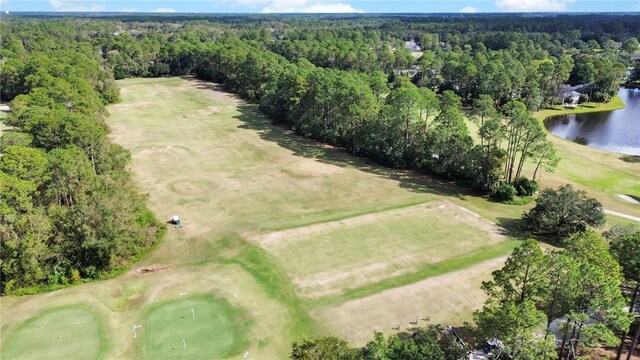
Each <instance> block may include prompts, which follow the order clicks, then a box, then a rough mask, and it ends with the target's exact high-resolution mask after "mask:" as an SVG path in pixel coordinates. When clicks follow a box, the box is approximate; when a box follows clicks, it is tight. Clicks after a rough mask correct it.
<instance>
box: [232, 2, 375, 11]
mask: <svg viewBox="0 0 640 360" xmlns="http://www.w3.org/2000/svg"><path fill="white" fill-rule="evenodd" d="M227 2H228V3H230V4H231V5H233V6H236V7H251V8H255V9H256V10H259V11H260V12H262V13H362V12H364V11H363V10H362V9H357V8H354V7H353V6H351V5H350V4H348V3H344V2H340V0H228V1H227Z"/></svg>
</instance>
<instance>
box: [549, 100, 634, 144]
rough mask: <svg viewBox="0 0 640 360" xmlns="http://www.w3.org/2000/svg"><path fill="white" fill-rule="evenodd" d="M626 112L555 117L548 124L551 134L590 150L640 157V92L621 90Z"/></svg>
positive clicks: (616, 111)
mask: <svg viewBox="0 0 640 360" xmlns="http://www.w3.org/2000/svg"><path fill="white" fill-rule="evenodd" d="M618 95H619V96H620V98H622V100H623V101H624V103H625V104H626V105H627V106H626V107H625V108H624V109H620V110H614V111H602V112H595V113H587V114H577V115H576V114H571V115H561V116H554V117H551V118H549V119H547V121H545V126H546V128H547V130H549V132H550V133H552V134H554V135H556V136H559V137H561V138H565V139H569V140H572V141H576V142H579V143H582V144H586V145H588V146H590V147H593V148H597V149H602V150H607V151H612V152H618V153H623V154H629V155H639V156H640V90H639V89H635V90H634V89H625V88H620V91H619V92H618Z"/></svg>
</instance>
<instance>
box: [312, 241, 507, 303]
mask: <svg viewBox="0 0 640 360" xmlns="http://www.w3.org/2000/svg"><path fill="white" fill-rule="evenodd" d="M519 243H520V242H519V241H517V240H507V241H504V242H502V243H500V244H498V245H494V246H492V247H490V248H488V249H483V250H479V251H475V252H472V253H469V254H464V255H461V256H458V257H455V258H452V259H450V260H446V261H442V262H440V263H437V264H433V265H427V266H425V267H423V268H421V269H420V270H419V271H416V272H414V273H411V274H406V275H402V276H398V277H394V278H390V279H386V280H383V281H380V282H377V283H375V284H370V285H366V286H362V287H359V288H357V289H352V290H347V291H345V292H344V293H342V294H340V295H336V296H327V297H323V298H319V299H314V300H309V301H307V304H308V305H309V306H310V307H324V306H332V305H336V304H340V303H343V302H345V301H349V300H353V299H359V298H363V297H367V296H371V295H374V294H377V293H379V292H382V291H384V290H387V289H393V288H397V287H400V286H405V285H410V284H413V283H415V282H418V281H421V280H424V279H427V278H430V277H434V276H438V275H442V274H446V273H449V272H453V271H457V270H461V269H464V268H467V267H470V266H473V265H476V264H479V263H481V262H483V261H486V260H490V259H494V258H498V257H501V256H505V255H508V254H510V253H511V251H512V250H513V249H514V248H515V247H516V246H517V245H518V244H519ZM434 290H435V289H434Z"/></svg>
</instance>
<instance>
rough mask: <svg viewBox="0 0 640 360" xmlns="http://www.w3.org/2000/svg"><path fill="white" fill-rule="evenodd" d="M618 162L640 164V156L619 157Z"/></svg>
mask: <svg viewBox="0 0 640 360" xmlns="http://www.w3.org/2000/svg"><path fill="white" fill-rule="evenodd" d="M620 160H622V161H624V162H628V163H632V164H640V156H638V155H622V156H620Z"/></svg>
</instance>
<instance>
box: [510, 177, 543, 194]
mask: <svg viewBox="0 0 640 360" xmlns="http://www.w3.org/2000/svg"><path fill="white" fill-rule="evenodd" d="M514 186H515V188H516V192H517V194H518V196H522V197H524V196H532V195H533V194H535V193H536V191H538V182H537V181H535V180H529V179H527V178H526V177H520V178H518V179H517V180H516V182H515V184H514Z"/></svg>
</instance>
